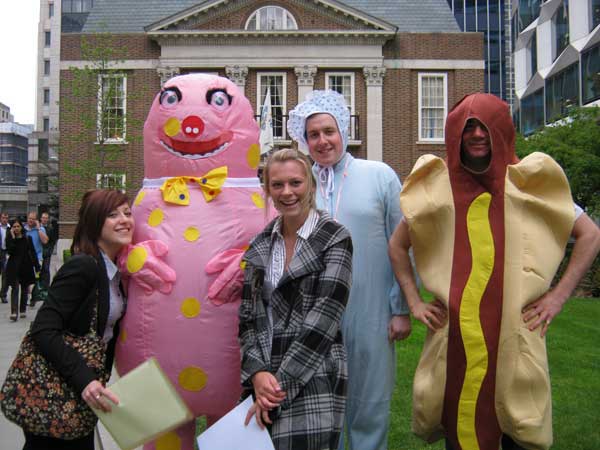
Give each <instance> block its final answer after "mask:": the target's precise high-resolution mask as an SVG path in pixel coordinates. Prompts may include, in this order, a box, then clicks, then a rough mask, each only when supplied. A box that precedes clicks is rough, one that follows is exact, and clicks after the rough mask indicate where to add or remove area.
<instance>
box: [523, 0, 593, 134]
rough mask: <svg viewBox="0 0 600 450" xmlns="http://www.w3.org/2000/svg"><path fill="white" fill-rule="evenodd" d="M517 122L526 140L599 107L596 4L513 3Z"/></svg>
mask: <svg viewBox="0 0 600 450" xmlns="http://www.w3.org/2000/svg"><path fill="white" fill-rule="evenodd" d="M513 1H515V2H516V3H515V5H514V6H515V7H514V8H513V11H512V19H511V24H512V31H513V34H514V41H513V42H514V47H513V48H514V67H515V94H516V100H517V101H516V102H515V103H516V106H517V112H518V113H517V118H518V121H517V123H518V125H519V128H520V131H521V132H522V133H523V134H525V135H527V134H531V133H533V132H535V131H536V130H539V129H541V128H543V127H544V126H545V125H547V124H549V123H552V122H554V121H556V120H559V119H561V118H562V117H564V116H565V115H567V114H568V112H569V109H570V108H572V107H574V106H587V105H600V0H554V1H542V0H513Z"/></svg>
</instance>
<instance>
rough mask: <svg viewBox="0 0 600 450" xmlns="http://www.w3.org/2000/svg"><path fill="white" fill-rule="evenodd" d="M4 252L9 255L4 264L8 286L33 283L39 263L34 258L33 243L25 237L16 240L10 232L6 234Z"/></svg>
mask: <svg viewBox="0 0 600 450" xmlns="http://www.w3.org/2000/svg"><path fill="white" fill-rule="evenodd" d="M6 251H7V252H8V254H9V255H10V258H8V262H7V263H6V281H7V282H8V285H9V286H14V285H15V284H16V283H17V282H19V283H21V284H33V282H34V281H35V274H34V269H35V270H39V269H40V267H39V263H38V260H37V257H36V256H35V250H34V248H33V242H32V241H31V238H30V237H29V236H27V235H23V237H21V238H19V239H16V238H13V237H12V236H11V234H10V232H7V234H6Z"/></svg>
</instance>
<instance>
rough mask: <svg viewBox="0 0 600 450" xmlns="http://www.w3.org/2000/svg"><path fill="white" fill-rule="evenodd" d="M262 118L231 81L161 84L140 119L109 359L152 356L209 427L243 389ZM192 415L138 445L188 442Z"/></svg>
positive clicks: (258, 221)
mask: <svg viewBox="0 0 600 450" xmlns="http://www.w3.org/2000/svg"><path fill="white" fill-rule="evenodd" d="M258 134H259V131H258V125H257V124H256V121H255V120H254V116H253V111H252V108H251V106H250V103H249V102H248V100H247V99H246V98H245V97H244V95H243V94H242V93H241V92H240V90H239V89H238V88H237V87H236V85H235V84H233V83H232V82H231V81H229V80H227V79H225V78H221V77H217V76H210V75H198V74H195V75H184V76H178V77H175V78H172V79H171V80H169V81H167V82H166V83H165V85H164V87H163V89H162V90H161V92H160V93H159V94H158V95H157V97H156V98H155V99H154V102H153V103H152V107H151V109H150V112H149V114H148V118H147V119H146V123H145V126H144V175H145V179H144V185H143V187H142V189H141V191H140V192H139V194H138V195H137V197H136V199H135V201H134V205H133V214H134V217H135V221H136V229H135V235H134V243H137V244H136V245H133V246H131V247H130V248H129V252H128V254H127V256H126V257H123V258H122V259H121V267H122V268H123V269H125V268H126V269H127V272H129V273H130V276H131V281H130V283H129V295H128V306H127V314H126V316H125V318H124V320H123V323H122V325H121V329H122V334H121V336H120V339H119V342H118V344H117V353H116V363H117V368H118V371H119V373H120V374H124V373H126V372H128V371H130V370H131V369H133V368H134V367H136V366H137V365H138V364H140V363H142V362H143V361H145V360H146V359H148V358H149V357H151V356H156V357H157V359H158V361H159V362H160V365H161V367H162V368H163V369H164V370H165V372H166V373H167V374H168V375H169V377H170V379H171V381H172V382H173V384H174V385H175V387H176V388H177V390H178V392H179V393H180V394H181V396H182V397H183V399H184V400H185V401H186V403H187V404H188V406H189V407H190V409H191V410H192V411H193V412H194V414H195V415H198V416H199V415H206V416H207V419H208V422H209V424H210V423H212V422H213V421H215V420H216V419H218V418H219V417H221V416H222V415H223V414H224V413H226V412H227V411H228V410H230V409H231V408H233V407H234V406H235V404H236V402H237V400H238V399H239V395H240V391H241V390H240V351H239V346H238V342H237V332H238V319H237V314H238V307H239V299H240V295H241V285H242V281H243V280H242V278H243V271H242V268H241V266H240V262H241V258H242V254H243V252H244V251H245V248H246V246H247V245H248V244H249V241H250V239H251V238H252V237H253V236H254V235H256V234H257V233H258V232H259V231H260V230H262V229H263V227H264V225H265V223H266V217H265V210H264V201H263V196H262V189H261V187H260V184H259V181H258V178H257V175H256V169H257V167H258V163H259V157H260V150H259V146H258V144H257V142H258ZM194 430H195V424H194V422H193V421H192V422H190V423H188V424H186V425H184V426H182V427H180V428H179V429H177V430H176V431H175V432H172V433H169V434H167V435H165V436H163V437H161V438H159V439H158V440H157V441H156V442H153V443H151V444H148V445H147V446H145V447H144V448H148V449H149V448H160V449H169V450H179V449H190V450H191V449H192V448H193V437H194Z"/></svg>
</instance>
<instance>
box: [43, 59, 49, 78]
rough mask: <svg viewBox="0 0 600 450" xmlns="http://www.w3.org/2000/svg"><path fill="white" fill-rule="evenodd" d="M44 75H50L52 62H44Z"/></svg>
mask: <svg viewBox="0 0 600 450" xmlns="http://www.w3.org/2000/svg"><path fill="white" fill-rule="evenodd" d="M44 75H50V60H49V59H45V60H44Z"/></svg>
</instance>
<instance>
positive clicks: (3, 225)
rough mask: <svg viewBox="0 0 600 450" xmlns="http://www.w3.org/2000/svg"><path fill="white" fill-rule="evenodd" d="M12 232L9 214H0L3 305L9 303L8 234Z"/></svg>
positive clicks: (0, 295)
mask: <svg viewBox="0 0 600 450" xmlns="http://www.w3.org/2000/svg"><path fill="white" fill-rule="evenodd" d="M9 230H10V225H9V224H8V214H7V213H5V212H3V213H1V214H0V272H1V274H2V275H1V278H2V287H1V288H0V300H2V303H8V301H7V300H6V293H7V292H8V283H7V281H6V234H7V233H8V232H9Z"/></svg>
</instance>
